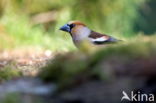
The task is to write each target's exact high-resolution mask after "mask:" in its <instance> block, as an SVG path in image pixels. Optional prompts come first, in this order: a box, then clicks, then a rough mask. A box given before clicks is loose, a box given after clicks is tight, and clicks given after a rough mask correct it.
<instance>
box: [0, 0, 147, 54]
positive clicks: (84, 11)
mask: <svg viewBox="0 0 156 103" xmlns="http://www.w3.org/2000/svg"><path fill="white" fill-rule="evenodd" d="M144 3H145V0H75V1H73V0H64V1H62V0H44V1H43V0H7V1H6V0H1V1H0V8H1V9H0V14H1V15H2V14H3V15H2V17H1V20H0V25H2V26H3V25H4V27H5V31H6V32H7V35H8V36H9V37H10V38H11V43H10V42H8V43H6V42H5V39H4V40H2V41H1V42H2V43H1V44H3V45H5V44H6V45H7V44H9V43H10V45H9V46H8V47H15V46H19V45H22V46H23V45H32V46H40V47H45V48H51V49H52V50H64V51H68V50H74V49H75V48H74V46H73V45H72V43H71V38H70V36H69V35H61V33H62V32H60V31H59V30H58V29H59V27H60V26H62V25H63V24H64V23H66V22H68V21H69V20H75V19H77V20H81V21H83V22H84V23H86V24H87V25H88V26H89V27H90V28H91V29H93V30H96V31H99V32H103V33H108V34H110V35H117V36H120V37H125V36H128V37H130V36H131V35H134V33H133V31H134V30H133V27H134V23H135V21H136V20H138V19H137V18H138V17H139V11H138V9H139V8H140V6H141V5H142V4H144ZM2 4H5V6H3V5H2ZM41 5H42V7H41ZM48 11H54V12H55V13H54V19H53V21H51V22H48V23H43V24H42V23H41V24H37V25H34V24H33V22H32V17H33V16H35V15H37V14H38V13H43V12H48ZM47 25H48V31H46V28H47ZM64 34H65V33H64ZM12 39H13V40H12ZM3 47H5V46H3Z"/></svg>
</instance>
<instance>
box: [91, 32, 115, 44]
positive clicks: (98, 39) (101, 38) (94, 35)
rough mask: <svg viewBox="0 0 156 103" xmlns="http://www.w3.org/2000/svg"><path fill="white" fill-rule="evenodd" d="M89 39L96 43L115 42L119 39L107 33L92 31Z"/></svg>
mask: <svg viewBox="0 0 156 103" xmlns="http://www.w3.org/2000/svg"><path fill="white" fill-rule="evenodd" d="M89 39H90V40H91V41H92V42H93V43H95V44H104V43H114V42H117V41H118V40H117V39H115V38H113V37H111V36H108V35H106V34H100V33H98V32H94V31H91V33H90V35H89Z"/></svg>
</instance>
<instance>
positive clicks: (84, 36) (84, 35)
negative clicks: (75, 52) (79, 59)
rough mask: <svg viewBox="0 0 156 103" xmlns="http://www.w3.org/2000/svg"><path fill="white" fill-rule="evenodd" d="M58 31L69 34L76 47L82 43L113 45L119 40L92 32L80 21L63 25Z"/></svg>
mask: <svg viewBox="0 0 156 103" xmlns="http://www.w3.org/2000/svg"><path fill="white" fill-rule="evenodd" d="M60 30H62V31H65V32H68V33H70V35H71V37H72V40H73V42H74V44H75V45H76V46H77V47H78V46H79V44H81V43H82V42H83V41H87V42H89V43H91V44H94V45H102V44H107V43H115V42H117V41H119V40H117V39H115V38H113V37H111V36H108V35H105V34H101V33H98V32H95V31H93V30H90V29H89V28H88V27H87V26H86V25H85V24H83V23H82V22H80V21H70V22H68V23H67V24H65V25H63V26H62V27H61V28H60Z"/></svg>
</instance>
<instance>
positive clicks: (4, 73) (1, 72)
mask: <svg viewBox="0 0 156 103" xmlns="http://www.w3.org/2000/svg"><path fill="white" fill-rule="evenodd" d="M19 76H22V73H21V72H20V71H19V70H17V69H15V67H14V66H12V65H7V66H5V67H4V68H0V82H2V81H4V80H10V79H12V78H15V77H19Z"/></svg>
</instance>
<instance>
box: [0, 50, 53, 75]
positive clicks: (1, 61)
mask: <svg viewBox="0 0 156 103" xmlns="http://www.w3.org/2000/svg"><path fill="white" fill-rule="evenodd" d="M53 57H54V53H53V52H52V51H51V50H41V49H36V50H34V49H33V48H29V49H26V48H24V49H14V50H3V51H0V68H4V67H5V66H8V65H9V66H10V68H12V67H14V68H17V69H19V70H20V71H22V73H23V74H24V76H28V75H32V76H33V75H36V73H38V71H39V68H40V67H42V66H44V65H45V64H46V62H47V61H48V60H49V59H52V58H53Z"/></svg>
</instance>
